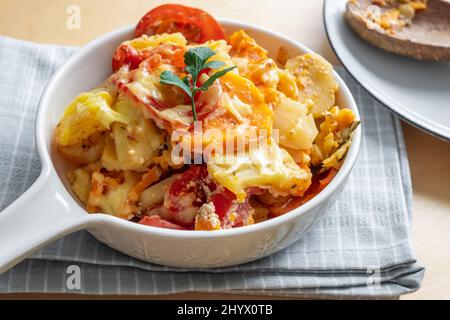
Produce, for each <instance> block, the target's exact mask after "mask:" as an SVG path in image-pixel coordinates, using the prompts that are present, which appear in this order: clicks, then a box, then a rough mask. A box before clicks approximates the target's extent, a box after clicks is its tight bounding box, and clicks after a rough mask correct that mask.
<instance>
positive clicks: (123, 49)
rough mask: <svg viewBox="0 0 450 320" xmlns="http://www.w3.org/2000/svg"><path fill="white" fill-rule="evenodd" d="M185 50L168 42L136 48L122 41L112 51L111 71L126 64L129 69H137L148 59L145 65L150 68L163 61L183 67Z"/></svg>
mask: <svg viewBox="0 0 450 320" xmlns="http://www.w3.org/2000/svg"><path fill="white" fill-rule="evenodd" d="M185 51H186V50H185V48H181V47H177V46H175V45H168V44H165V45H160V46H159V47H156V48H153V49H142V50H138V49H136V48H135V47H133V46H132V45H131V44H130V42H129V41H128V42H124V43H122V44H121V45H120V46H119V47H118V48H117V49H116V51H115V52H114V55H113V59H112V68H113V72H116V71H117V70H119V69H120V68H121V67H122V66H124V65H127V66H128V67H129V69H130V70H134V69H137V68H139V65H140V64H141V62H142V61H144V60H148V61H147V62H148V63H147V65H148V67H149V68H152V69H155V68H156V67H158V66H160V65H161V64H163V63H168V64H172V65H173V66H175V67H178V68H184V66H185V65H184V53H185Z"/></svg>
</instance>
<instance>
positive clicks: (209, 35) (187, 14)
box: [135, 4, 226, 43]
mask: <svg viewBox="0 0 450 320" xmlns="http://www.w3.org/2000/svg"><path fill="white" fill-rule="evenodd" d="M175 32H181V33H182V34H183V35H184V36H185V37H186V39H187V40H188V41H191V42H196V43H204V42H206V41H208V40H220V39H224V40H225V39H226V36H225V33H224V32H223V29H222V27H221V25H220V24H219V23H218V22H217V21H216V19H214V18H213V17H212V16H211V15H209V14H208V13H206V12H205V11H203V10H201V9H197V8H191V7H187V6H183V5H181V4H164V5H161V6H159V7H156V8H154V9H153V10H150V11H149V12H148V13H147V14H146V15H145V16H144V17H142V19H141V20H140V21H139V23H138V25H137V27H136V31H135V36H136V37H140V36H142V35H144V34H147V35H153V34H161V33H175Z"/></svg>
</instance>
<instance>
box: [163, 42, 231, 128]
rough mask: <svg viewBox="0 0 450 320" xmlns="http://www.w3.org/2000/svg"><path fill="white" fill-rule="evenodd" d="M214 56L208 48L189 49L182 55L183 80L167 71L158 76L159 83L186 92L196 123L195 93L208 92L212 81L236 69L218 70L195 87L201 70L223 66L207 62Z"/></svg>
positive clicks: (215, 62) (221, 63)
mask: <svg viewBox="0 0 450 320" xmlns="http://www.w3.org/2000/svg"><path fill="white" fill-rule="evenodd" d="M215 54H216V53H215V52H214V50H212V49H211V48H209V47H196V48H192V49H189V50H188V51H187V52H186V53H185V54H184V63H185V64H186V67H185V69H184V71H185V72H186V74H187V75H186V76H185V77H184V78H183V79H180V78H179V77H178V76H177V75H176V74H174V73H173V72H172V71H169V70H166V71H164V72H162V73H161V75H160V83H163V84H168V85H174V86H177V87H179V88H181V89H182V90H183V91H184V92H186V94H187V95H188V97H189V99H190V100H191V107H192V115H193V117H194V122H195V121H197V111H196V109H195V95H196V93H197V92H200V91H206V90H208V88H209V87H210V86H212V84H213V83H214V81H216V80H217V79H218V78H220V77H222V76H224V75H225V74H226V73H227V72H229V71H231V70H233V69H234V68H236V66H233V67H229V68H225V69H222V70H219V71H217V72H216V73H214V74H213V75H211V76H210V77H209V78H208V80H206V81H205V82H204V83H203V84H202V85H201V86H199V87H197V80H198V76H199V75H200V74H201V72H202V71H203V70H205V69H219V68H222V67H223V66H224V65H225V63H223V62H222V61H208V60H209V59H210V58H211V57H212V56H214V55H215Z"/></svg>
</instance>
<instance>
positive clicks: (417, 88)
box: [323, 0, 450, 140]
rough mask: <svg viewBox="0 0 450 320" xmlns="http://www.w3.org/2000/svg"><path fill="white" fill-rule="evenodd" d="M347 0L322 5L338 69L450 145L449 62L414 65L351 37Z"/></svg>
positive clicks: (396, 111)
mask: <svg viewBox="0 0 450 320" xmlns="http://www.w3.org/2000/svg"><path fill="white" fill-rule="evenodd" d="M346 2H347V1H346V0H326V1H325V3H324V9H323V17H324V23H325V29H326V32H327V35H328V39H329V40H330V43H331V46H332V48H333V50H334V52H335V53H336V55H337V56H338V58H339V60H340V61H341V63H342V65H343V66H344V67H345V68H346V69H347V70H348V71H349V72H350V73H351V74H352V75H353V77H354V78H355V79H356V80H357V81H358V82H359V83H360V84H361V85H362V86H363V87H364V88H366V89H367V91H369V92H370V93H371V94H372V95H373V96H374V97H375V98H377V99H378V100H379V101H381V102H382V103H383V104H384V105H385V106H386V107H388V108H389V109H390V110H392V111H393V112H395V113H396V114H397V115H398V116H400V117H401V118H403V119H404V120H406V121H407V122H409V123H411V124H413V125H414V126H416V127H418V128H420V129H423V130H425V131H427V132H428V133H431V134H433V135H435V136H437V137H440V138H442V139H445V140H450V62H429V61H418V60H415V59H412V58H407V57H402V56H399V55H395V54H391V53H387V52H385V51H383V50H381V49H378V48H375V47H373V46H371V45H370V44H368V43H366V42H365V41H363V40H361V39H360V38H359V37H358V36H356V35H355V34H354V33H353V31H352V30H351V29H350V27H349V26H348V25H347V24H346V22H345V21H344V18H343V13H344V10H345V4H346Z"/></svg>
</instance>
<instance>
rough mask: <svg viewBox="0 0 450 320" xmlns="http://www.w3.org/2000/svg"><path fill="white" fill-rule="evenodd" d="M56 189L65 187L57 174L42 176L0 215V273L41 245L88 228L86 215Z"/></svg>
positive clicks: (87, 216)
mask: <svg viewBox="0 0 450 320" xmlns="http://www.w3.org/2000/svg"><path fill="white" fill-rule="evenodd" d="M58 189H59V190H64V187H63V186H62V183H61V181H60V180H59V178H58V177H57V175H56V173H54V174H48V175H45V174H41V176H40V177H39V178H38V180H37V181H36V182H35V183H34V184H33V185H32V186H31V187H30V189H28V190H27V191H26V192H25V193H24V194H23V195H22V196H20V197H19V198H18V199H17V200H16V201H15V202H13V203H12V204H11V205H10V206H9V207H7V208H6V209H5V210H3V212H0V274H2V273H3V272H5V271H7V270H8V269H9V268H12V267H13V266H14V265H16V264H18V263H19V262H21V261H22V260H24V259H25V258H26V257H28V256H29V255H31V254H32V253H33V252H34V251H36V250H38V249H39V248H41V247H43V246H44V245H46V244H48V243H50V242H52V241H54V240H56V239H58V238H60V237H63V236H65V235H67V234H69V233H72V232H75V231H79V230H81V229H84V228H86V227H87V225H88V224H89V221H90V219H89V215H86V214H83V212H82V211H81V210H76V209H75V210H74V206H73V205H69V203H68V202H67V200H66V199H65V198H64V197H63V196H62V195H61V192H59V191H58ZM64 191H65V190H64Z"/></svg>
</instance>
